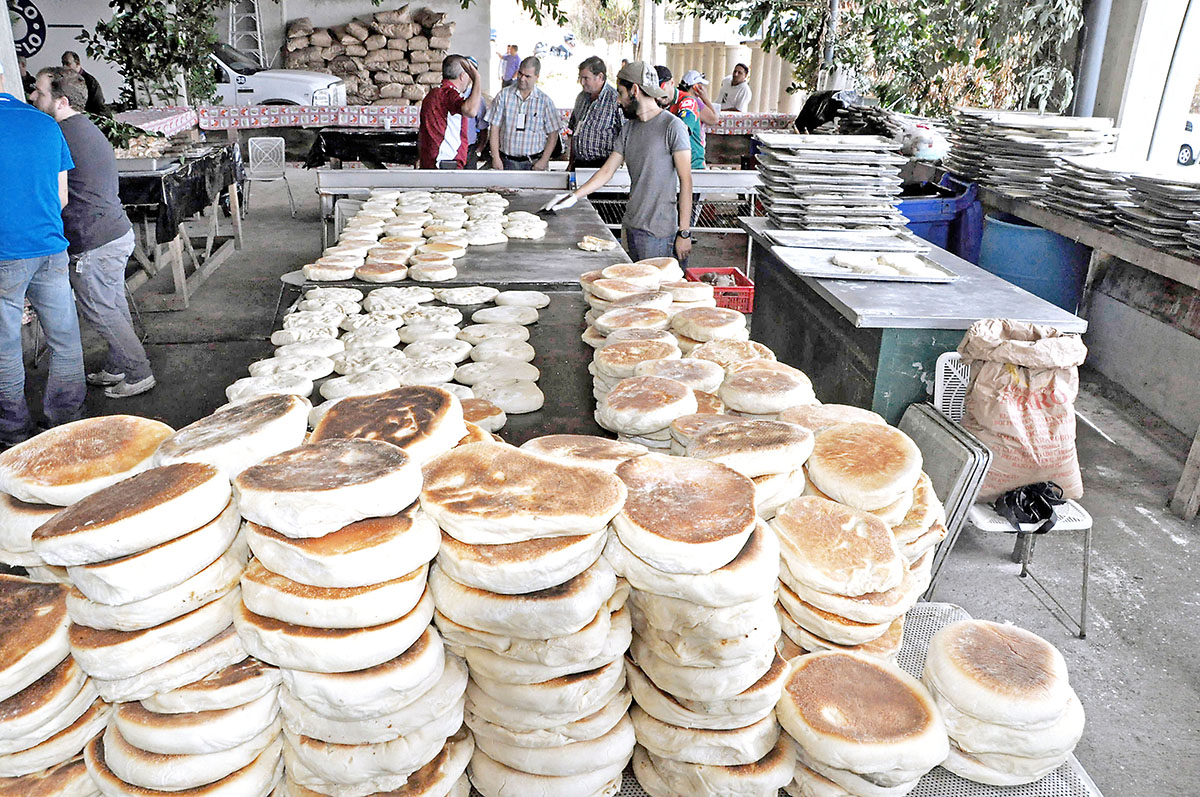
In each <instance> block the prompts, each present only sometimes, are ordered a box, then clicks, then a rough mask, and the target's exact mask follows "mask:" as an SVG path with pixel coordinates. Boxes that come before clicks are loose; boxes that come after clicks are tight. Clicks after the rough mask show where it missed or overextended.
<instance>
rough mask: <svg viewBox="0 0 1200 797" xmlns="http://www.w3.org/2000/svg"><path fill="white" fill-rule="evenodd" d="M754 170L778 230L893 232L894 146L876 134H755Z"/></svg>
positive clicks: (896, 218) (897, 215)
mask: <svg viewBox="0 0 1200 797" xmlns="http://www.w3.org/2000/svg"><path fill="white" fill-rule="evenodd" d="M755 138H756V139H757V141H758V144H759V154H758V171H759V176H760V177H761V178H762V183H763V185H762V188H761V189H760V192H759V196H760V197H762V200H763V204H764V206H765V207H766V211H767V215H768V216H769V217H770V219H771V221H772V226H774V227H776V228H778V229H784V230H882V231H887V230H894V229H897V228H900V227H903V226H904V225H905V224H907V223H908V219H906V218H905V217H904V215H903V214H902V213H901V212H900V211H899V209H898V207H897V205H898V204H899V201H900V200H899V194H900V167H901V166H903V165H904V164H905V163H906V159H905V158H904V157H903V156H901V155H899V154H898V152H899V149H900V144H899V143H898V142H896V141H892V140H891V139H887V138H883V137H881V136H801V135H790V134H786V133H759V134H758V135H757V136H755Z"/></svg>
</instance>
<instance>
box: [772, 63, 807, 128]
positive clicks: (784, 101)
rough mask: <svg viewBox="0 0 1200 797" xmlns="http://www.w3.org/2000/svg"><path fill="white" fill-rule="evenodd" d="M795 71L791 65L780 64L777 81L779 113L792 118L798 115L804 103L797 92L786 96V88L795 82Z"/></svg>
mask: <svg viewBox="0 0 1200 797" xmlns="http://www.w3.org/2000/svg"><path fill="white" fill-rule="evenodd" d="M795 77H796V69H795V66H794V65H793V64H790V63H788V62H786V61H784V62H782V69H781V71H780V80H779V104H778V106H779V107H778V110H779V113H789V114H792V115H793V116H795V115H798V114H799V113H800V109H801V108H803V107H804V101H803V100H802V99H801V96H800V94H799V92H797V93H796V94H788V91H787V90H788V86H790V85H792V81H793V80H795Z"/></svg>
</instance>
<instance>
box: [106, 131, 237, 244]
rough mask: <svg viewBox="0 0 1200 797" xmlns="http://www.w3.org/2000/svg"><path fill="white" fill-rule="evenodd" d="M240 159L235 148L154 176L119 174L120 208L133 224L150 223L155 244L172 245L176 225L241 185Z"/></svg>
mask: <svg viewBox="0 0 1200 797" xmlns="http://www.w3.org/2000/svg"><path fill="white" fill-rule="evenodd" d="M242 176H243V174H242V155H241V151H240V150H239V149H238V146H237V144H235V143H233V142H230V143H229V144H226V145H225V146H223V147H216V148H213V149H212V150H211V151H210V152H208V153H206V154H204V155H201V156H199V157H195V158H188V159H187V160H186V162H185V163H183V164H181V165H180V166H179V168H177V169H172V170H170V171H166V172H162V173H157V174H145V173H135V174H128V173H127V174H122V175H121V176H120V180H121V184H120V194H121V204H123V205H124V206H125V211H126V213H128V214H129V218H130V219H131V220H133V221H135V222H136V221H145V220H147V219H154V222H155V236H156V239H157V241H158V242H159V243H166V242H167V241H172V240H174V239H175V236H177V235H178V234H179V225H180V224H181V223H182V222H183V221H184V220H186V219H189V218H191V217H192V216H194V215H196V214H197V213H199V212H200V211H202V210H204V209H205V208H207V207H209V206H210V205H212V204H213V202H215V201H216V200H217V198H218V197H220V196H221V193H222V192H223V191H224V190H225V189H226V188H228V187H229V186H230V185H232V184H233V183H240V182H241V181H242Z"/></svg>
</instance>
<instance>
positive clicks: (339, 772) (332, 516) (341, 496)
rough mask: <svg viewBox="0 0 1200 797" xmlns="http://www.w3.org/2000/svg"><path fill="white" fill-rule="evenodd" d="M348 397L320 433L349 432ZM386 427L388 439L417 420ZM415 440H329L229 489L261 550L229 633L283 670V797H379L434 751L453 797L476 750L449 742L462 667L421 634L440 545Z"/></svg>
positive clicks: (262, 467)
mask: <svg viewBox="0 0 1200 797" xmlns="http://www.w3.org/2000/svg"><path fill="white" fill-rule="evenodd" d="M443 396H446V394H444V393H443ZM367 398H372V397H367ZM450 398H452V397H450ZM354 401H357V399H347V400H346V402H343V403H342V404H341V405H339V406H338V407H335V408H334V410H331V411H330V412H329V413H328V414H327V415H326V416H325V418H324V420H323V421H322V424H323V425H324V424H342V425H343V426H340V427H339V429H341V428H349V427H350V426H351V425H352V421H353V420H355V419H361V418H362V417H363V415H361V414H360V413H358V412H354V410H356V409H357V410H362V409H363V408H362V407H358V406H356V405H355V404H352V403H349V404H348V403H347V402H354ZM339 409H340V410H342V411H343V413H344V414H343V415H341V416H339V415H336V414H335V413H336V412H337V411H338V410H339ZM392 420H393V421H395V426H394V427H391V429H392V431H395V429H397V428H398V429H404V428H406V422H407V421H411V420H412V419H411V418H408V419H406V418H404V417H402V416H400V415H399V414H397V416H396V417H393V418H392ZM458 423H459V424H460V425H461V423H462V421H461V416H460V417H459V419H458ZM321 428H322V427H321V426H319V427H318V429H321ZM360 430H361V427H360ZM409 431H410V432H411V431H412V430H409ZM370 436H374V437H379V436H380V435H370ZM410 436H411V438H412V439H411V442H412V443H413V444H412V445H410V447H409V450H410V451H411V452H412V455H411V456H410V454H408V453H406V452H405V451H403V450H401V449H400V448H398V447H397V446H395V445H393V444H391V443H388V442H384V440H382V439H358V438H353V437H352V438H350V439H342V438H340V437H337V436H330V437H324V436H323V437H322V438H321V439H320V440H318V441H316V442H310V443H307V444H305V445H302V446H299V447H297V448H294V449H292V450H290V451H285V452H283V453H282V454H279V455H276V456H274V457H270V458H268V459H266V460H264V461H263V462H261V463H259V464H258V465H256V466H254V467H251V468H248V469H247V470H245V471H243V472H242V473H240V474H239V475H238V476H237V478H236V479H235V481H234V486H235V489H236V491H237V495H238V500H239V502H240V505H241V507H242V511H243V514H244V515H245V517H246V519H247V523H246V524H245V534H246V537H247V539H248V541H249V544H250V546H251V549H252V550H253V551H254V554H255V560H254V561H253V562H252V563H251V565H250V566H249V567H248V568H247V569H246V572H245V573H244V574H243V576H242V600H241V601H239V603H238V605H237V606H236V608H235V611H236V614H235V617H234V625H235V628H236V629H237V633H238V636H239V637H240V638H241V640H242V642H243V644H245V646H246V648H247V650H249V651H250V652H251V653H252V654H253V655H254V656H255V657H257V658H258V659H260V660H262V661H266V662H269V663H271V664H273V665H275V666H277V667H279V668H280V674H281V676H282V679H283V684H284V686H283V688H282V689H281V690H280V691H279V703H280V708H281V716H282V725H283V736H284V743H283V755H284V759H285V761H286V765H287V773H288V774H287V778H288V783H289V787H295V788H299V787H303V788H307V789H310V790H312V791H315V792H318V793H322V794H353V795H366V794H373V793H375V792H379V791H389V790H392V789H397V788H400V787H401V786H403V785H404V784H405V783H406V781H407V780H408V778H409V777H410V776H411V775H413V773H415V772H417V771H418V770H421V769H422V768H423V767H426V766H427V765H429V764H430V763H431V762H432V761H434V760H435V759H437V758H438V757H439V756H441V757H442V760H443V761H449V762H450V763H449V764H448V765H447V767H445V768H443V769H442V770H440V772H441V777H440V779H439V782H440V783H441V784H442V785H444V786H445V789H446V790H447V791H448V790H449V789H450V787H451V786H452V785H453V784H455V783H456V782H457V781H458V780H459V779H460V777H461V775H462V772H463V770H464V769H465V767H466V757H468V756H469V754H470V751H469V747H470V742H469V740H468V739H467V738H466V737H461V738H456V737H455V735H456V734H457V733H458V732H459V730H460V728H461V725H462V698H463V691H464V689H465V688H466V669H465V667H464V666H463V664H462V662H461V661H459V660H457V659H456V658H454V657H447V656H446V655H445V653H444V651H443V648H442V644H441V640H440V638H439V637H438V635H437V632H436V631H434V630H433V628H432V627H431V626H430V620H431V619H432V617H433V598H432V595H431V594H430V592H429V590H428V587H427V584H426V579H427V575H428V563H429V561H430V560H432V559H433V557H434V555H435V554H436V553H437V547H438V535H437V528H436V526H435V525H434V524H433V523H432V522H431V521H430V520H429V519H428V518H427V517H426V516H425V515H424V513H423V512H422V511H421V509H420V507H419V505H418V504H417V503H416V498H417V495H418V494H419V492H420V486H421V475H420V469H419V466H418V463H417V459H416V457H418V456H420V452H421V448H420V447H418V446H417V445H416V442H417V440H418V439H420V441H421V442H423V443H424V444H426V445H431V443H430V442H429V439H430V437H436V432H435V433H434V434H433V435H420V434H412V435H410ZM464 751H465V754H464ZM455 763H457V764H460V765H461V766H459V768H458V771H457V772H455V771H454V770H453V765H454V764H455Z"/></svg>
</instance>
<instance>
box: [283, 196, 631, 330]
mask: <svg viewBox="0 0 1200 797" xmlns="http://www.w3.org/2000/svg"><path fill="white" fill-rule="evenodd" d="M556 193H557V192H555V191H546V190H519V191H517V192H516V193H514V194H512V195H511V196H509V202H510V203H511V204H510V205H509V208H508V209H509V211H514V210H524V211H528V212H530V213H532V212H534V211H536V210H537V209H538V208H540V207H542V206H543V205H545V204H546V203H547V202H549V201H550V199H551V197H553V196H554V195H555V194H556ZM546 220H547V221H548V222H549V225H550V226H549V228H548V229H547V230H546V237H544V238H539V239H537V240H523V239H518V238H514V239H512V240H510V241H509V242H508V243H505V244H496V245H494V246H472V247H470V248H469V249H468V250H467V254H466V255H465V256H464V257H462V258H460V259H459V260H457V261H456V262H455V265H456V266H457V267H458V276H457V277H455V278H454V279H452V280H450V281H448V282H439V283H429V285H430V286H431V287H439V286H445V287H448V286H451V285H490V286H492V287H496V288H506V287H511V288H516V287H527V288H531V289H533V290H543V289H544V288H549V289H550V290H556V289H557V290H578V289H579V275H580V274H582V273H584V272H585V271H592V270H595V269H601V268H604V267H605V266H610V265H612V264H613V263H626V262H628V261H629V256H628V255H627V254H626V253H625V250H623V249H622V248H621V247H620V246H617V248H616V249H613V250H612V251H609V252H585V251H583V250H582V249H580V248H579V247H578V246H577V245H576V244H578V243H579V242H580V241H581V240H583V236H585V235H594V236H596V237H597V238H604V239H606V240H616V239H615V238H613V236H612V233H611V232H609V230H608V228H607V227H605V226H604V222H603V221H602V220H601V219H600V216H599V214H597V213H596V211H595V209H594V208H593V207H592V205H591V203H589V202H587V201H586V200H584V201H581V202H579V203H578V204H577V205H576V206H575V207H573V208H571V209H569V210H565V211H562V212H560V213H555V214H553V215H550V216H547V217H546ZM618 243H619V242H618ZM283 280H284V281H285V282H287V283H289V284H303V283H304V276H303V274H302V273H301V272H300V271H293V272H290V273H288V274H285V275H284V276H283ZM319 284H330V285H355V286H357V287H368V288H371V287H378V285H377V284H375V283H360V282H358V281H356V280H347V281H345V282H336V283H316V282H314V283H312V284H311V285H312V286H316V285H319ZM402 284H411V280H406V281H405V282H404V283H402ZM539 286H542V287H539ZM580 315H581V316H582V313H581V314H580Z"/></svg>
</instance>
